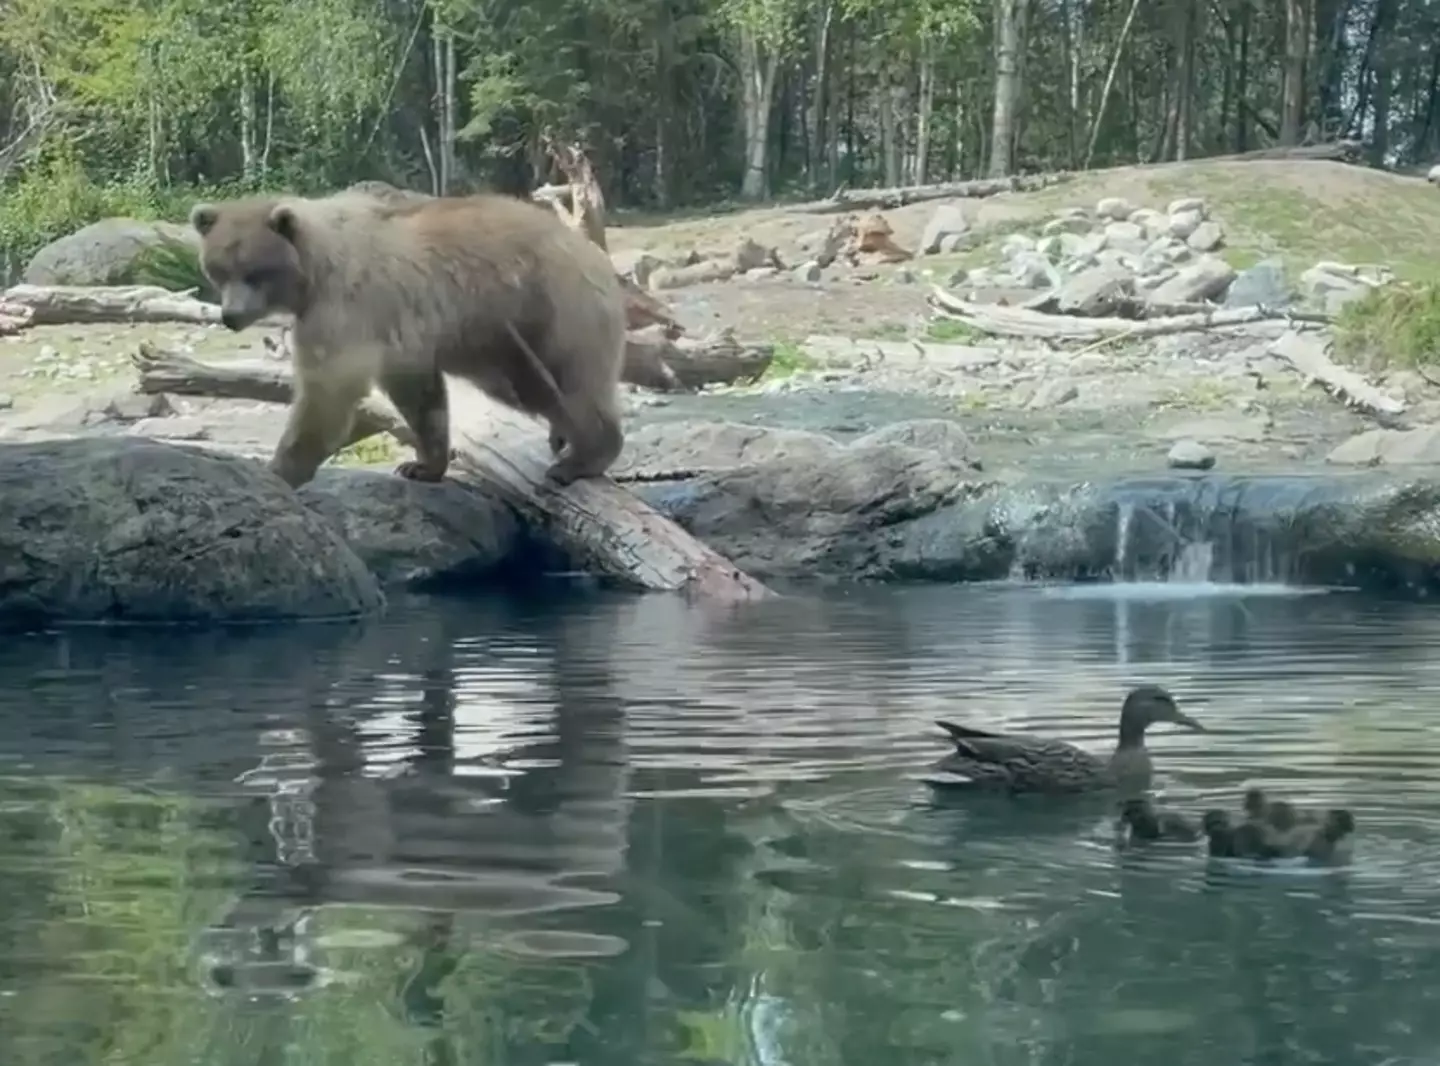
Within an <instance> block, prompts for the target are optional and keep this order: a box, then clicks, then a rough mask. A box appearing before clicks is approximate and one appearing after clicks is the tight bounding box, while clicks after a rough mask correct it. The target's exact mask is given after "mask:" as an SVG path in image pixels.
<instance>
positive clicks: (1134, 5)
mask: <svg viewBox="0 0 1440 1066" xmlns="http://www.w3.org/2000/svg"><path fill="white" fill-rule="evenodd" d="M1139 9H1140V0H1130V10H1129V11H1127V12H1126V13H1125V21H1124V22H1123V23H1122V24H1121V26H1120V36H1119V37H1118V38H1117V39H1116V41H1115V52H1114V54H1112V55H1111V56H1110V68H1109V69H1108V70H1107V71H1106V72H1105V84H1104V85H1102V86H1101V87H1100V100H1099V102H1098V103H1097V104H1096V105H1095V119H1094V121H1093V122H1092V123H1091V125H1090V137H1089V140H1088V143H1087V144H1086V145H1085V162H1084V164H1083V165H1082V166H1081V169H1082V170H1089V169H1090V163H1091V161H1092V160H1093V159H1094V158H1095V145H1096V143H1097V142H1098V141H1099V139H1100V128H1101V125H1102V123H1104V121H1105V107H1106V105H1107V104H1108V103H1109V102H1110V92H1111V90H1112V89H1113V88H1114V86H1115V72H1116V71H1117V70H1119V69H1120V57H1121V56H1122V55H1124V54H1125V42H1126V40H1128V39H1129V37H1130V27H1131V26H1133V25H1134V24H1135V12H1136V11H1138V10H1139Z"/></svg>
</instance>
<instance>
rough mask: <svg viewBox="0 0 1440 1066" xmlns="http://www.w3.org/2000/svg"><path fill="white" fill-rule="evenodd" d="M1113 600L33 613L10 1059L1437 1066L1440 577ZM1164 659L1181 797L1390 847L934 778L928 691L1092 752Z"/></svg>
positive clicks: (5, 688) (21, 721)
mask: <svg viewBox="0 0 1440 1066" xmlns="http://www.w3.org/2000/svg"><path fill="white" fill-rule="evenodd" d="M1116 591H1117V592H1120V593H1124V594H1123V595H1105V594H1104V591H1103V590H1096V589H1090V590H1087V592H1086V594H1084V595H1075V594H1074V593H1073V591H1067V590H1064V589H1041V588H1034V587H1030V588H1026V587H1014V586H993V587H974V586H972V587H961V588H934V587H931V588H924V589H874V590H864V591H852V592H848V593H843V592H837V593H826V594H812V593H803V594H800V595H797V596H794V597H791V598H789V599H787V600H785V601H783V602H777V603H774V604H766V605H762V606H759V607H755V608H752V609H748V610H741V611H739V612H732V611H728V610H725V609H718V608H714V607H699V608H687V607H685V606H683V605H681V604H678V603H675V602H671V601H669V600H667V599H664V598H660V597H648V598H633V597H622V596H614V597H610V596H588V597H586V598H584V599H574V600H558V599H557V600H555V601H553V602H539V601H534V600H532V601H530V602H518V601H514V600H503V599H486V600H480V601H472V602H465V603H454V602H450V603H445V602H433V601H432V602H426V601H416V602H414V603H412V604H403V605H398V606H397V607H396V608H395V609H394V610H393V611H392V613H391V614H390V616H389V617H388V618H387V619H385V620H384V621H383V622H379V623H372V624H366V625H344V626H317V627H306V628H295V629H286V628H256V629H248V630H238V631H229V632H215V631H192V632H181V633H175V632H167V631H159V630H150V631H145V630H133V631H119V632H115V631H108V632H107V631H81V632H73V631H72V632H70V633H68V634H63V635H62V634H50V635H43V636H33V637H28V638H10V639H9V640H8V641H7V643H6V644H5V645H3V647H0V870H3V871H4V873H3V876H0V1062H4V1063H6V1064H7V1066H9V1064H11V1063H15V1064H31V1063H35V1064H40V1063H44V1064H49V1063H56V1064H65V1066H73V1064H81V1063H83V1064H90V1063H96V1064H99V1063H104V1064H125V1066H129V1064H132V1063H133V1064H136V1066H139V1064H144V1066H170V1064H175V1066H180V1064H186V1066H190V1064H196V1063H203V1064H205V1066H229V1064H232V1063H234V1064H241V1063H243V1064H247V1066H251V1064H256V1063H262V1064H266V1066H271V1064H287V1066H288V1064H296V1066H299V1064H302V1063H303V1064H306V1066H310V1064H331V1063H333V1064H336V1066H340V1064H345V1066H370V1064H375V1066H382V1064H383V1066H408V1064H412V1063H413V1064H422V1063H425V1064H431V1063H434V1064H449V1063H455V1064H465V1066H470V1064H497V1066H500V1064H504V1066H508V1064H532V1063H534V1064H541V1063H556V1064H558V1063H584V1064H586V1066H639V1064H650V1063H655V1064H662V1063H664V1064H671V1063H673V1064H680V1063H708V1064H714V1063H735V1064H746V1066H752V1064H753V1066H827V1064H834V1066H876V1064H882V1066H912V1064H913V1066H930V1064H935V1063H962V1062H963V1063H967V1064H981V1066H988V1064H1005V1066H1009V1064H1012V1063H1014V1064H1019V1063H1026V1064H1036V1063H1044V1064H1051V1063H1053V1064H1056V1066H1059V1064H1065V1066H1114V1064H1115V1063H1118V1062H1124V1063H1130V1064H1135V1066H1150V1064H1154V1066H1192V1064H1193V1066H1218V1064H1232V1063H1265V1064H1272V1063H1273V1064H1289V1063H1307V1062H1317V1063H1319V1062H1323V1063H1328V1064H1335V1066H1349V1064H1351V1063H1354V1064H1356V1066H1359V1064H1379V1063H1389V1064H1409V1063H1415V1064H1421V1063H1432V1062H1435V1061H1437V1054H1440V1052H1437V1049H1440V1009H1437V1008H1440V917H1437V916H1440V833H1437V826H1440V820H1437V819H1440V788H1437V786H1436V782H1437V780H1440V701H1436V700H1434V699H1433V698H1432V695H1433V693H1434V691H1435V689H1436V687H1437V686H1436V684H1435V682H1436V680H1437V676H1440V660H1437V657H1436V656H1435V654H1434V649H1435V648H1436V647H1437V644H1440V612H1437V611H1435V610H1434V609H1432V608H1427V607H1425V606H1424V605H1416V604H1396V603H1386V602H1380V601H1375V600H1368V599H1365V598H1362V597H1359V596H1357V595H1353V594H1338V593H1337V594H1324V595H1308V596H1279V595H1267V596H1252V597H1247V596H1242V595H1239V594H1237V590H1233V589H1231V590H1224V592H1225V594H1223V595H1208V596H1189V597H1187V596H1180V595H1175V594H1171V595H1168V596H1159V597H1156V596H1146V595H1137V594H1136V593H1135V591H1134V590H1133V589H1132V590H1128V591H1127V590H1125V589H1121V588H1117V590H1116ZM1200 591H1203V590H1200ZM1269 591H1271V592H1274V591H1275V590H1273V589H1272V590H1269ZM1142 592H1143V590H1142ZM1140 681H1156V682H1159V683H1162V684H1165V685H1168V686H1170V687H1171V688H1172V689H1173V690H1174V691H1175V693H1176V694H1177V696H1178V697H1179V699H1180V701H1181V703H1182V705H1183V706H1185V708H1186V709H1187V710H1190V711H1192V712H1193V713H1194V714H1195V715H1196V716H1197V717H1202V718H1203V719H1204V720H1205V721H1206V722H1207V723H1208V724H1209V725H1210V726H1211V727H1212V728H1213V729H1214V730H1215V732H1213V733H1211V734H1209V735H1206V736H1198V735H1194V734H1189V733H1182V732H1167V731H1164V730H1158V731H1157V732H1156V734H1155V735H1154V736H1153V740H1152V747H1153V748H1154V750H1155V752H1156V756H1157V761H1158V763H1159V766H1160V769H1161V781H1160V782H1159V785H1160V789H1161V791H1162V793H1163V799H1164V802H1166V803H1167V804H1173V805H1175V806H1177V807H1182V808H1187V809H1198V808H1200V807H1203V806H1208V805H1212V804H1215V803H1220V804H1225V805H1231V806H1233V805H1235V804H1236V803H1238V797H1239V792H1240V790H1241V789H1242V788H1243V787H1244V786H1245V785H1246V784H1248V783H1259V784H1262V785H1265V786H1267V787H1270V788H1273V789H1281V790H1284V791H1285V792H1286V793H1287V794H1288V795H1290V796H1291V797H1292V798H1294V799H1296V800H1299V801H1302V802H1305V803H1311V804H1317V805H1330V804H1338V803H1344V804H1346V805H1348V806H1349V807H1351V808H1352V809H1353V810H1354V811H1355V814H1356V817H1357V819H1358V822H1359V826H1360V829H1359V835H1358V846H1357V852H1356V861H1355V865H1354V867H1353V868H1352V869H1350V870H1349V871H1346V872H1342V873H1328V874H1315V873H1308V874H1307V873H1304V872H1297V873H1290V874H1285V873H1273V872H1272V873H1270V874H1253V873H1252V874H1249V875H1245V874H1236V873H1234V872H1225V871H1217V870H1215V869H1212V868H1210V867H1208V866H1207V863H1206V862H1205V860H1204V857H1203V856H1202V855H1201V854H1199V853H1198V852H1197V851H1196V850H1195V849H1193V848H1186V847H1173V846H1172V847H1167V848H1157V849H1150V850H1149V851H1147V852H1144V853H1137V852H1133V851H1132V852H1123V853H1122V852H1117V851H1116V849H1115V848H1114V846H1113V843H1112V840H1111V834H1110V826H1109V821H1108V819H1107V816H1106V810H1105V808H1104V806H1103V805H1100V806H1098V807H1097V806H1096V805H1094V804H1087V803H1083V802H1075V803H1066V804H1059V805H1056V804H1053V803H1051V804H1040V803H1033V802H1032V803H1020V804H1015V803H1007V802H995V801H988V802H967V803H961V804H946V805H936V804H934V803H932V802H931V798H930V796H929V793H928V792H927V791H926V790H925V789H924V788H923V786H920V785H918V784H917V783H916V782H915V781H914V780H913V777H914V775H915V774H917V773H918V772H920V771H921V770H922V769H923V768H924V767H925V765H926V764H927V763H928V762H929V761H930V760H932V759H934V758H936V757H938V756H939V755H941V754H942V753H943V752H944V750H945V747H944V745H943V743H941V741H940V740H939V739H938V738H937V734H936V731H935V730H934V729H933V727H932V725H931V722H932V720H933V719H934V718H935V717H938V716H945V717H952V718H958V719H963V720H969V721H973V722H975V723H977V724H983V723H989V724H991V725H993V726H995V727H999V728H1007V729H1013V730H1016V731H1037V732H1044V733H1047V734H1052V735H1056V736H1062V737H1064V738H1066V739H1070V740H1073V741H1076V742H1077V743H1081V744H1084V745H1087V746H1091V747H1094V748H1096V749H1103V748H1105V747H1106V746H1107V745H1108V744H1110V743H1111V742H1112V737H1113V732H1114V722H1115V715H1116V705H1117V703H1118V700H1119V697H1120V695H1121V694H1122V693H1123V691H1124V688H1125V687H1126V686H1127V685H1130V684H1133V683H1136V682H1140Z"/></svg>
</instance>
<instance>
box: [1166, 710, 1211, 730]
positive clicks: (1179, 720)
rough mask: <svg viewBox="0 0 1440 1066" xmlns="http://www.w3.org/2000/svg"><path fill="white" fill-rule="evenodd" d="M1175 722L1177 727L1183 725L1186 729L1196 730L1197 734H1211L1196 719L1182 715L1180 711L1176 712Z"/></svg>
mask: <svg viewBox="0 0 1440 1066" xmlns="http://www.w3.org/2000/svg"><path fill="white" fill-rule="evenodd" d="M1174 721H1175V724H1176V725H1183V726H1184V727H1185V728H1186V729H1193V730H1195V732H1197V733H1208V732H1209V730H1208V729H1206V728H1205V727H1204V726H1203V725H1201V724H1200V723H1199V722H1197V721H1196V720H1195V719H1193V718H1191V717H1190V716H1189V715H1188V714H1182V713H1181V712H1180V711H1176V712H1175V719H1174Z"/></svg>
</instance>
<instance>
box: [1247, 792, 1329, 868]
mask: <svg viewBox="0 0 1440 1066" xmlns="http://www.w3.org/2000/svg"><path fill="white" fill-rule="evenodd" d="M1245 815H1246V819H1247V821H1248V822H1249V823H1250V824H1253V825H1255V826H1256V827H1257V828H1258V829H1259V830H1260V833H1261V834H1262V836H1263V837H1264V840H1265V844H1266V848H1267V850H1269V851H1272V852H1273V853H1274V854H1273V856H1272V857H1273V858H1287V859H1291V858H1297V857H1298V856H1300V855H1302V854H1304V851H1305V848H1306V846H1307V845H1308V844H1309V843H1310V838H1311V837H1312V836H1314V835H1315V833H1316V831H1317V830H1319V828H1320V819H1319V818H1318V817H1316V815H1315V813H1314V812H1313V811H1303V810H1300V809H1299V808H1297V807H1296V806H1295V805H1294V804H1293V803H1291V802H1290V801H1289V800H1271V799H1270V798H1269V797H1267V796H1266V795H1265V793H1264V792H1263V791H1262V790H1261V789H1258V788H1251V789H1247V790H1246V792H1245Z"/></svg>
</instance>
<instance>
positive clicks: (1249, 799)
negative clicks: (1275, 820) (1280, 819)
mask: <svg viewBox="0 0 1440 1066" xmlns="http://www.w3.org/2000/svg"><path fill="white" fill-rule="evenodd" d="M1266 806H1267V801H1266V799H1265V790H1264V789H1263V788H1247V789H1246V790H1245V816H1246V817H1247V818H1250V819H1252V820H1254V821H1259V820H1260V819H1262V818H1264V817H1265V809H1266Z"/></svg>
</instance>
